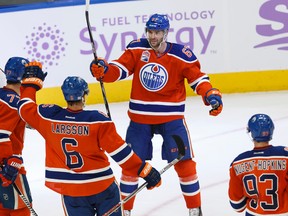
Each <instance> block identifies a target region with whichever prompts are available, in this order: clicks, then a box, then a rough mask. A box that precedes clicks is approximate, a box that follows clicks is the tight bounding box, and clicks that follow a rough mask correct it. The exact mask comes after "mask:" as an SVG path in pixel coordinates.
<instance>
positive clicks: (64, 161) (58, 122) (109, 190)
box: [19, 62, 161, 216]
mask: <svg viewBox="0 0 288 216" xmlns="http://www.w3.org/2000/svg"><path fill="white" fill-rule="evenodd" d="M46 74H47V73H43V71H42V69H41V64H40V63H38V62H31V63H29V65H27V67H26V70H25V73H24V76H23V77H24V79H23V81H22V86H23V88H22V90H21V100H20V102H19V113H20V115H21V117H22V118H23V119H24V120H25V121H26V122H28V123H29V125H31V126H32V127H33V128H35V129H36V130H37V131H38V132H39V133H40V134H41V135H42V136H43V138H44V139H45V144H46V178H45V180H46V182H45V185H46V186H47V187H48V188H50V189H51V190H53V191H55V192H57V193H59V194H61V195H62V198H63V207H64V211H65V215H69V216H80V215H85V216H94V215H96V214H97V215H99V216H100V215H104V214H105V213H106V212H107V211H108V210H110V209H111V208H112V207H113V206H115V205H116V204H118V203H119V202H120V191H119V187H118V185H117V183H116V182H115V177H114V175H113V171H112V169H111V167H110V163H109V161H108V157H107V155H106V154H105V152H107V153H109V155H110V156H111V157H112V158H113V159H114V160H115V161H116V162H117V163H118V164H119V165H120V166H121V167H122V168H123V170H125V172H127V173H129V175H132V176H140V177H142V178H144V179H145V180H146V181H147V182H148V185H147V188H148V189H152V188H154V187H158V186H159V185H160V184H161V177H160V173H159V172H158V171H157V170H156V169H154V168H153V167H152V166H151V165H150V164H149V163H145V162H142V161H141V159H140V158H139V157H138V156H137V155H136V154H135V153H133V151H132V149H131V148H130V147H129V146H128V145H127V144H126V143H125V141H124V140H123V139H122V138H121V137H120V136H119V135H118V133H117V132H116V129H115V125H114V123H113V122H112V121H111V119H110V118H108V117H107V116H105V115H104V114H102V113H101V112H99V111H97V110H89V111H86V110H83V108H84V105H85V99H86V96H87V95H88V93H89V89H88V85H87V83H86V81H85V80H83V79H82V78H80V77H75V76H69V77H67V78H66V79H65V80H64V82H63V85H62V87H61V88H62V92H63V94H64V98H65V100H66V101H67V108H62V107H59V106H57V105H51V104H44V105H39V106H38V105H37V104H36V102H35V94H36V91H37V90H39V89H41V88H42V85H43V81H44V79H45V77H46ZM122 213H123V211H122V208H121V209H119V210H118V211H117V212H114V213H113V214H111V215H112V216H122Z"/></svg>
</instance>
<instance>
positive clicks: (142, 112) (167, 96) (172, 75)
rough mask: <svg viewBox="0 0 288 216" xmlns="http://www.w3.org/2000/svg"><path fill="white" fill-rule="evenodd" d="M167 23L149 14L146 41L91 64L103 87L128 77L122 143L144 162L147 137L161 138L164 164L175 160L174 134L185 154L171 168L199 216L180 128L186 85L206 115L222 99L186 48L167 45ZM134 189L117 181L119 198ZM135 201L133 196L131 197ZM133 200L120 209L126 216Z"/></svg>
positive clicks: (192, 165)
mask: <svg viewBox="0 0 288 216" xmlns="http://www.w3.org/2000/svg"><path fill="white" fill-rule="evenodd" d="M168 31H169V20H168V18H167V16H166V15H160V14H154V15H152V16H151V17H150V18H149V20H148V21H147V23H146V38H141V39H138V40H134V41H132V42H130V43H129V45H128V46H127V47H126V50H125V51H124V53H123V54H122V55H121V56H120V57H119V58H118V59H117V60H114V61H112V62H110V63H109V64H108V62H107V61H106V60H104V59H99V62H97V63H96V62H95V61H92V63H91V65H90V70H91V73H92V74H93V76H94V77H95V78H96V79H97V80H99V79H102V80H103V82H115V81H118V80H123V79H125V78H127V77H128V76H131V75H133V80H132V89H131V97H130V103H129V110H128V115H129V117H130V119H131V121H130V125H129V127H128V129H127V134H126V143H129V144H131V146H132V148H133V150H134V152H135V153H136V154H137V155H138V156H139V157H140V158H141V159H142V160H143V161H146V160H151V159H152V152H153V147H152V142H151V140H152V137H153V135H154V134H160V135H161V136H162V137H163V140H164V141H163V147H162V158H163V159H164V160H167V161H168V162H170V161H172V160H173V159H174V158H175V157H176V155H177V146H176V144H175V142H174V140H173V139H172V138H171V135H172V134H176V135H179V136H180V137H181V138H182V139H183V141H184V142H185V145H186V155H185V157H184V158H183V160H182V161H180V162H179V163H177V164H176V165H175V170H176V172H177V174H178V176H179V180H180V186H181V189H182V192H183V196H184V199H185V202H186V206H187V208H188V209H189V215H190V216H194V215H195V216H199V215H201V199H200V186H199V181H198V177H197V172H196V162H195V161H194V160H193V159H192V158H193V151H192V144H191V140H190V135H189V132H188V126H187V125H186V123H185V119H184V111H185V100H186V90H185V80H187V81H188V83H189V85H190V87H191V88H192V90H193V91H195V93H197V94H198V95H201V96H202V98H203V101H204V104H205V105H211V106H212V109H211V110H210V115H213V116H217V115H218V114H219V113H221V111H222V108H223V104H222V99H221V98H222V96H221V93H220V91H219V90H218V89H216V88H213V87H212V85H211V84H210V81H209V77H208V75H207V74H205V73H203V72H201V70H200V63H199V61H198V59H197V57H196V56H195V55H194V53H193V52H192V50H191V49H190V48H188V47H187V46H183V45H180V44H176V43H170V42H167V41H166V39H167V35H168ZM137 187H138V177H133V176H131V175H130V174H129V173H127V172H126V171H125V170H123V172H122V177H121V184H120V188H121V194H122V196H123V198H124V197H126V196H128V195H129V194H130V193H131V192H133V191H134V190H135V189H136V188H137ZM134 198H135V197H134ZM133 202H134V199H131V200H130V201H129V202H127V203H126V204H125V205H124V209H125V214H126V215H130V214H131V209H132V208H133Z"/></svg>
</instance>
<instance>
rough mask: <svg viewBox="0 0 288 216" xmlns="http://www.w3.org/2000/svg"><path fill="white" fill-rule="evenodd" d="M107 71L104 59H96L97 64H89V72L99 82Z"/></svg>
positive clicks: (106, 63)
mask: <svg viewBox="0 0 288 216" xmlns="http://www.w3.org/2000/svg"><path fill="white" fill-rule="evenodd" d="M107 70H108V62H107V61H106V60H105V59H102V58H100V59H98V64H96V62H95V60H93V61H92V62H91V64H90V72H91V74H92V76H93V77H95V78H96V79H97V80H100V79H101V78H103V77H104V74H105V73H106V72H107Z"/></svg>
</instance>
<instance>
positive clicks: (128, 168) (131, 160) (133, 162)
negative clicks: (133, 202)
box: [98, 122, 142, 176]
mask: <svg viewBox="0 0 288 216" xmlns="http://www.w3.org/2000/svg"><path fill="white" fill-rule="evenodd" d="M98 137H99V143H100V147H102V148H103V149H104V150H105V151H106V152H107V153H108V154H109V155H110V156H111V157H112V159H113V160H114V161H116V162H117V164H118V165H119V166H120V167H121V168H122V169H123V170H124V172H126V173H129V174H130V175H131V176H138V175H137V172H138V170H139V168H140V166H141V165H142V161H141V159H140V158H139V157H138V156H137V155H136V154H135V153H134V152H133V150H132V148H131V147H130V146H128V145H127V144H126V142H125V141H124V140H123V139H122V138H121V137H120V135H119V134H118V133H117V131H116V128H115V125H114V123H113V122H110V123H105V124H103V126H102V127H101V129H99V136H98Z"/></svg>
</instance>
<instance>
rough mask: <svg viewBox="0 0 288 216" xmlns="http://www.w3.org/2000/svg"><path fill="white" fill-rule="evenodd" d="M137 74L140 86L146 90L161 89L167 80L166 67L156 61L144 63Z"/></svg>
mask: <svg viewBox="0 0 288 216" xmlns="http://www.w3.org/2000/svg"><path fill="white" fill-rule="evenodd" d="M139 76H140V77H139V79H140V81H141V84H142V86H143V87H144V88H145V89H146V90H148V91H153V92H154V91H159V90H161V89H162V88H163V87H164V86H165V85H166V84H167V81H168V73H167V71H166V69H165V68H164V67H163V66H162V65H160V64H156V63H149V64H146V65H144V66H143V67H142V68H141V70H140V73H139Z"/></svg>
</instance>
